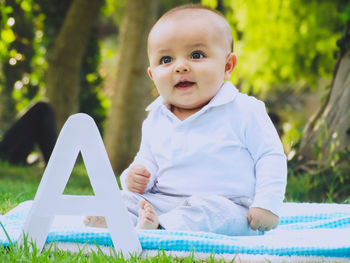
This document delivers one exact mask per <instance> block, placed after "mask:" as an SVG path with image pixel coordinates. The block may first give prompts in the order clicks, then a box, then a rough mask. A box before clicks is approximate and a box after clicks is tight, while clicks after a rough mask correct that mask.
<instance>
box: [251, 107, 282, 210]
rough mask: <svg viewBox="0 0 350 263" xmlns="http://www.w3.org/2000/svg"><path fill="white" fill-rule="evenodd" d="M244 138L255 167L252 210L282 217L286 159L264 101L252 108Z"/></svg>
mask: <svg viewBox="0 0 350 263" xmlns="http://www.w3.org/2000/svg"><path fill="white" fill-rule="evenodd" d="M245 138H246V144H247V146H248V150H249V152H250V153H251V155H252V158H253V160H254V164H255V176H256V185H255V196H254V200H253V204H252V205H251V206H252V207H260V208H264V209H267V210H269V211H271V212H272V213H274V214H276V215H279V210H280V207H281V205H282V202H283V199H284V194H285V188H286V182H287V163H286V156H285V154H284V151H283V146H282V143H281V141H280V139H279V137H278V134H277V131H276V129H275V127H274V125H273V123H272V122H271V120H270V118H269V116H268V115H267V113H266V110H265V105H264V103H262V102H261V101H255V103H254V104H253V108H252V111H251V114H250V116H249V118H248V119H247V125H246V129H245Z"/></svg>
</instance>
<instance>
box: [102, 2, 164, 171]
mask: <svg viewBox="0 0 350 263" xmlns="http://www.w3.org/2000/svg"><path fill="white" fill-rule="evenodd" d="M157 6H158V0H150V1H145V0H134V1H127V2H126V6H125V11H124V17H123V21H122V26H121V32H120V50H119V55H118V61H117V72H116V83H115V89H114V94H113V96H112V105H111V108H110V109H109V112H108V116H107V123H106V130H105V143H106V148H107V151H108V154H109V157H110V160H111V163H112V167H113V169H114V170H115V171H116V172H117V173H118V174H119V173H120V172H121V171H122V170H123V169H124V168H126V167H127V166H128V165H129V164H130V162H131V161H132V159H133V156H134V155H135V153H136V152H137V150H138V147H139V144H140V135H141V124H142V120H143V119H144V118H145V116H146V113H145V107H146V106H147V104H148V103H149V102H150V99H151V82H150V80H149V79H148V76H147V66H148V59H147V48H146V47H147V36H148V31H149V29H150V27H151V25H152V24H153V22H154V21H155V18H156V11H157Z"/></svg>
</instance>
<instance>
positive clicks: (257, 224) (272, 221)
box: [247, 207, 279, 231]
mask: <svg viewBox="0 0 350 263" xmlns="http://www.w3.org/2000/svg"><path fill="white" fill-rule="evenodd" d="M247 218H248V222H249V225H250V227H251V228H252V229H253V230H256V229H258V230H260V231H268V230H270V229H273V228H276V227H277V225H278V221H279V220H278V216H276V215H275V214H273V213H272V212H270V211H269V210H266V209H263V208H259V207H251V208H250V209H249V211H248V217H247Z"/></svg>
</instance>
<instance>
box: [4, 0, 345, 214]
mask: <svg viewBox="0 0 350 263" xmlns="http://www.w3.org/2000/svg"><path fill="white" fill-rule="evenodd" d="M186 3H189V1H185V0H181V1H175V0H148V1H146V0H133V1H131V0H130V1H127V0H88V1H87V0H50V1H45V0H0V134H3V133H4V131H5V130H6V129H7V128H8V127H9V126H10V125H11V123H13V122H14V120H15V119H16V118H17V117H16V116H18V114H20V113H21V112H23V111H24V110H25V109H26V108H28V107H29V106H30V105H32V104H33V103H34V102H36V101H40V100H43V99H46V100H48V101H49V102H50V103H51V105H52V106H53V108H54V110H55V113H56V116H57V125H58V127H59V128H60V127H62V125H63V123H64V122H65V120H66V119H67V117H68V116H70V115H71V114H74V113H76V112H85V113H88V114H89V115H91V116H92V117H93V118H94V119H95V121H96V123H97V124H98V127H99V129H100V132H101V134H102V135H103V138H104V143H105V146H106V149H107V152H108V154H109V158H110V161H111V163H112V166H113V169H114V171H115V174H116V175H119V174H120V173H121V171H122V170H123V169H125V168H126V167H127V166H128V165H129V163H130V162H131V161H132V159H133V156H134V155H135V153H136V152H137V150H138V146H139V142H140V133H141V123H142V120H143V119H144V118H145V116H146V112H145V110H144V109H145V107H146V106H147V105H148V104H149V103H150V102H151V101H152V100H153V99H154V98H155V97H156V96H157V94H156V91H155V88H154V86H153V84H152V83H151V81H150V79H149V78H148V76H147V72H146V69H147V66H148V60H147V52H146V40H147V34H148V31H149V29H150V27H151V26H152V24H153V23H154V22H155V21H156V19H157V18H158V17H159V16H160V15H161V14H162V13H164V12H165V11H166V10H168V9H170V8H172V7H174V6H178V5H180V4H186ZM192 3H202V4H204V5H207V6H210V7H212V8H216V9H217V10H219V11H220V12H222V13H223V14H224V15H225V17H226V18H227V20H228V21H229V23H230V25H231V27H232V31H233V37H234V40H235V44H234V49H235V52H236V53H237V55H238V65H237V67H236V68H235V70H234V72H233V75H232V79H231V80H232V82H233V83H234V84H235V85H236V87H237V88H238V89H239V90H240V91H241V92H243V93H246V94H249V95H253V96H255V97H257V98H259V99H261V100H263V101H264V102H265V104H266V107H267V110H268V112H269V114H271V116H272V115H273V116H277V117H278V118H277V119H275V125H276V127H277V129H278V131H279V134H280V136H281V140H282V142H283V146H284V149H285V153H286V155H287V157H288V167H289V168H288V185H287V193H286V200H287V201H299V202H303V201H306V202H341V203H349V202H350V147H349V145H350V4H349V2H348V1H345V0H335V1H333V0H318V1H317V0H293V1H292V0H202V1H192ZM184 30H186V29H184ZM37 157H38V149H35V151H34V152H33V154H31V155H30V156H29V158H28V161H29V162H32V164H31V165H30V166H14V165H11V164H9V163H6V162H3V161H1V162H0V203H1V206H0V208H1V210H0V213H1V214H2V213H5V212H7V211H8V210H9V209H11V208H13V207H14V206H15V205H16V204H18V203H20V202H22V201H24V200H28V199H33V197H34V194H35V191H36V189H37V187H38V185H39V182H40V179H41V175H42V173H43V171H44V168H45V167H44V165H43V163H42V162H40V161H37V160H38V159H37ZM39 157H40V156H39ZM39 160H40V158H39ZM73 174H74V176H72V178H71V180H70V181H69V185H68V189H67V192H68V193H70V192H71V193H78V194H79V193H81V194H84V193H89V192H91V189H90V188H89V187H90V186H89V182H88V179H87V177H86V171H85V170H84V165H83V164H82V163H81V161H80V164H79V162H78V164H77V165H76V167H75V169H74V171H73Z"/></svg>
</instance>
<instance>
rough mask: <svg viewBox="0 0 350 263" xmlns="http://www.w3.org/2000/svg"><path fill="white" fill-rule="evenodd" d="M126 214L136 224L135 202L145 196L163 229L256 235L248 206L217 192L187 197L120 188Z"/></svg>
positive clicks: (136, 203)
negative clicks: (248, 216) (134, 191)
mask: <svg viewBox="0 0 350 263" xmlns="http://www.w3.org/2000/svg"><path fill="white" fill-rule="evenodd" d="M122 197H123V200H124V202H125V204H126V207H127V209H128V211H129V214H130V217H131V219H132V220H133V222H134V224H135V225H136V222H137V215H138V208H139V206H138V204H139V201H140V200H141V199H145V200H146V201H148V202H149V203H151V204H152V206H153V207H154V209H155V210H156V212H157V214H158V216H159V222H160V225H161V226H162V227H164V228H165V229H167V230H181V231H187V230H188V231H204V232H211V233H216V234H225V235H231V236H248V235H258V234H259V231H257V230H252V229H251V228H250V227H249V224H248V221H247V213H248V208H247V207H245V206H242V205H240V204H236V203H235V202H233V201H231V200H229V199H227V198H225V197H222V196H218V195H195V196H191V197H183V196H169V195H164V194H161V193H145V194H142V195H141V194H137V193H133V192H130V191H127V190H123V191H122Z"/></svg>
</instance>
